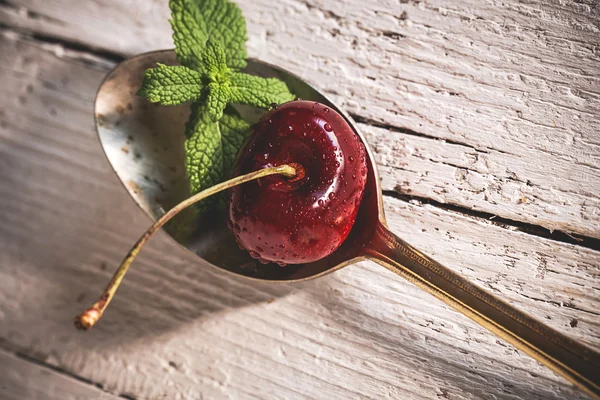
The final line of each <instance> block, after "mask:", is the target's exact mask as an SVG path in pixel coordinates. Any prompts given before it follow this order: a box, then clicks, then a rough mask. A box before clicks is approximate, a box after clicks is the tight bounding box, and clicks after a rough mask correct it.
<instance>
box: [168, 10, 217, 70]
mask: <svg viewBox="0 0 600 400" xmlns="http://www.w3.org/2000/svg"><path fill="white" fill-rule="evenodd" d="M169 7H170V8H171V18H172V19H171V20H170V21H169V22H170V23H171V27H172V28H173V42H175V53H176V54H177V60H179V62H180V63H181V64H183V65H185V66H186V67H189V68H192V69H195V70H200V69H201V68H202V65H201V60H202V49H203V48H204V44H205V43H206V40H207V39H208V36H207V33H206V23H205V22H204V18H203V17H202V14H200V10H199V8H198V5H197V4H196V3H195V1H194V0H170V1H169Z"/></svg>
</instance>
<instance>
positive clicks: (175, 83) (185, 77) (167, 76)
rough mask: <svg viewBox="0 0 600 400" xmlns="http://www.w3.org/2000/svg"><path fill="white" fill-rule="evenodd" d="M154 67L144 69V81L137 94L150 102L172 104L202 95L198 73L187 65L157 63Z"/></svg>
mask: <svg viewBox="0 0 600 400" xmlns="http://www.w3.org/2000/svg"><path fill="white" fill-rule="evenodd" d="M157 65H158V67H156V68H148V69H147V70H146V71H144V81H143V83H142V87H141V89H140V90H139V91H138V92H137V95H138V96H141V97H145V98H146V99H148V101H150V102H151V103H160V104H162V105H164V106H174V105H177V104H181V103H186V102H188V101H194V100H197V99H199V98H200V96H201V95H202V79H201V77H200V74H199V73H198V72H196V71H194V70H191V69H189V68H187V67H182V66H176V67H169V66H166V65H164V64H160V63H159V64H157Z"/></svg>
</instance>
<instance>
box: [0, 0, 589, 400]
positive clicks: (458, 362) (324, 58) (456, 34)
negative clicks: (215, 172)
mask: <svg viewBox="0 0 600 400" xmlns="http://www.w3.org/2000/svg"><path fill="white" fill-rule="evenodd" d="M365 3H366V2H356V3H353V2H351V1H345V2H343V3H342V2H339V1H327V2H314V3H305V2H304V3H303V2H293V1H283V2H279V3H277V2H276V3H273V2H266V1H264V2H262V1H259V2H250V1H248V2H241V3H240V5H241V6H242V8H243V9H244V12H245V14H246V16H247V18H248V24H249V31H250V37H251V39H250V41H249V49H250V53H251V54H252V55H253V56H257V57H260V58H262V59H266V60H268V61H272V62H276V63H278V64H280V65H282V66H284V67H287V68H289V69H291V70H292V71H294V72H296V73H298V74H300V75H303V76H304V77H306V78H307V79H309V80H311V81H313V82H316V83H317V84H318V85H319V86H320V87H323V88H326V89H327V90H328V91H329V92H330V93H332V94H334V95H336V97H337V99H338V100H340V102H342V103H344V104H345V106H346V107H347V108H348V109H349V110H351V111H352V112H353V113H354V115H356V116H358V117H360V118H362V121H363V122H364V123H361V124H360V127H361V128H362V129H363V130H365V132H367V134H368V137H369V141H370V143H371V145H372V146H373V148H374V149H375V151H376V157H377V161H378V163H379V164H380V167H381V173H382V177H383V182H384V186H385V188H386V189H387V190H397V191H399V192H401V193H405V194H411V195H414V196H416V197H418V198H422V199H424V200H428V199H430V200H433V201H434V204H435V205H421V204H419V203H417V202H415V201H412V202H407V201H405V200H401V199H396V198H393V197H390V196H386V199H385V202H386V212H387V214H388V218H389V222H390V226H391V228H392V229H393V230H394V231H395V232H397V233H398V234H399V235H400V236H402V237H405V238H406V239H408V240H409V241H410V242H411V243H413V244H414V245H416V246H417V247H418V248H420V249H422V250H423V251H424V252H426V253H428V254H430V255H432V256H433V257H435V258H436V259H438V260H439V261H441V262H443V263H445V264H447V265H448V266H450V267H452V268H455V269H456V270H457V271H459V272H461V273H463V274H465V275H466V276H468V277H469V278H471V279H473V280H474V281H475V282H477V283H478V284H480V285H482V286H483V287H486V288H488V289H489V290H491V291H493V292H495V293H496V294H498V295H500V296H501V297H502V298H504V299H506V300H508V301H509V302H511V303H512V304H515V305H516V306H518V307H520V308H522V309H524V310H526V311H527V312H530V313H532V314H533V315H535V316H537V317H538V318H540V319H543V320H544V321H546V322H547V323H548V324H550V325H551V326H553V327H555V328H556V329H559V330H561V331H563V332H565V333H567V334H569V335H571V336H572V337H574V338H577V339H579V340H582V341H584V342H586V343H587V344H589V345H591V346H593V347H595V348H597V349H598V348H600V314H599V313H598V309H599V307H598V306H599V304H600V299H599V298H600V269H599V268H598V264H599V262H600V252H598V251H596V250H593V249H590V248H587V247H584V246H582V245H573V244H568V243H564V242H561V241H556V240H551V239H548V238H544V237H541V236H536V235H531V234H528V233H525V232H522V231H521V226H520V225H518V224H517V225H512V226H511V225H510V221H509V225H508V226H507V225H506V224H504V223H503V224H497V223H494V220H493V219H492V220H489V219H487V218H481V217H478V216H476V215H475V216H474V215H473V213H472V212H469V213H468V214H465V213H461V212H460V211H461V209H460V208H461V207H462V208H464V210H465V211H469V210H481V211H485V212H487V213H490V214H495V215H499V216H501V217H504V218H505V219H508V220H514V221H521V222H525V223H528V224H534V225H540V226H544V227H553V228H557V229H564V230H566V231H571V232H575V233H578V234H581V235H587V236H590V237H600V229H599V221H598V218H599V217H598V198H597V192H598V189H599V188H600V181H599V180H598V179H599V178H598V173H597V172H598V168H599V157H600V151H599V149H598V144H597V140H598V136H597V128H598V113H599V108H600V105H599V104H600V103H599V98H598V91H599V89H600V88H599V86H598V81H599V77H598V75H599V71H600V70H599V68H600V67H599V65H600V63H599V62H598V59H597V54H595V55H594V53H593V52H594V51H596V52H597V48H598V47H597V44H598V35H597V30H598V26H597V25H598V14H597V13H598V10H597V8H594V5H593V4H590V5H586V4H583V3H568V4H565V5H559V4H549V5H547V4H545V3H544V4H542V3H539V4H538V3H533V2H532V3H530V4H528V5H515V4H512V3H504V6H500V5H499V4H497V5H494V6H492V5H485V4H482V3H479V2H475V1H473V2H468V1H461V2H459V4H453V5H452V8H453V9H452V10H449V9H443V8H441V6H439V5H436V3H435V2H421V3H412V2H409V3H403V2H400V4H397V3H395V2H394V3H391V2H390V4H385V2H377V5H368V4H365ZM577 4H579V5H577ZM21 5H22V6H21ZM577 7H578V8H577ZM535 10H539V11H535ZM403 12H406V14H403ZM527 13H530V14H532V15H537V17H536V18H535V19H532V18H528V17H527ZM281 14H283V15H286V16H288V17H287V18H284V19H282V18H280V17H277V18H275V16H277V15H281ZM166 15H167V14H166V6H165V2H162V1H141V0H139V1H116V0H114V1H109V0H103V1H86V2H81V1H75V0H71V1H68V0H56V1H52V2H47V1H33V0H29V1H20V2H18V3H17V2H3V3H2V4H1V5H0V21H2V23H4V24H5V25H7V27H6V28H5V29H4V31H3V33H2V36H1V38H0V54H2V58H3V60H4V61H3V64H2V68H1V69H0V81H1V82H3V93H2V95H1V96H0V110H1V111H0V190H1V198H2V208H0V222H1V224H0V341H1V342H3V343H6V344H7V346H5V347H6V348H7V349H14V350H18V351H20V352H21V353H23V354H27V355H28V356H30V357H32V358H34V359H36V360H38V361H39V363H40V365H43V364H47V365H50V366H57V367H59V368H60V369H62V370H65V371H69V373H71V374H73V376H78V377H81V378H83V379H86V380H89V381H91V382H94V383H96V384H97V385H100V386H101V387H102V388H103V392H102V393H107V392H108V393H113V394H115V395H121V396H124V397H128V398H131V397H134V398H140V399H142V398H143V399H146V398H148V399H160V398H169V399H170V398H185V399H187V398H190V399H195V398H201V397H204V398H423V399H429V398H449V399H480V398H485V399H488V398H489V399H491V398H496V399H516V398H523V399H531V398H533V399H537V398H539V399H562V398H585V396H584V395H583V394H581V393H580V392H578V391H576V390H575V389H573V388H572V387H571V386H570V385H569V384H568V383H567V382H565V381H564V380H563V379H561V378H559V377H557V376H556V375H554V374H553V373H551V372H550V371H548V370H547V369H545V368H543V367H541V366H540V365H539V364H537V363H536V362H535V361H533V360H531V359H530V358H529V357H527V356H526V355H524V354H522V353H520V352H518V351H516V350H514V349H513V348H512V347H511V346H508V345H506V344H505V343H503V342H502V341H501V340H498V339H496V338H495V337H494V336H493V335H491V334H489V333H488V332H487V331H485V330H483V329H482V328H479V327H478V326H477V325H475V324H474V323H472V322H470V321H469V320H468V319H466V318H465V317H462V316H460V315H459V314H457V313H455V312H454V311H452V310H450V309H448V308H447V307H446V306H444V305H443V304H441V303H439V302H437V301H435V300H434V299H432V298H431V297H430V296H428V295H427V294H424V293H422V292H421V291H420V290H418V289H416V288H415V287H413V286H411V285H410V284H408V283H407V282H404V281H403V280H401V279H400V278H396V277H395V276H393V275H392V274H390V273H389V272H387V271H385V270H383V269H381V268H380V267H377V266H375V265H374V264H371V263H363V264H361V265H356V266H352V267H349V268H346V269H344V270H342V271H339V272H337V273H335V274H333V275H330V276H327V277H325V278H323V279H321V280H317V281H312V282H306V283H304V284H302V285H275V286H271V285H264V284H258V283H257V284H248V283H247V282H245V281H242V280H240V279H238V278H235V277H232V276H229V275H226V274H223V273H221V272H219V271H215V270H214V269H212V268H209V267H208V266H206V265H203V264H202V263H200V262H198V261H197V260H195V259H194V258H192V257H190V256H189V255H188V254H185V253H182V252H181V251H180V249H179V248H178V246H176V245H175V244H173V243H172V242H171V241H170V240H169V239H167V238H166V237H164V236H160V237H158V238H157V239H155V240H153V241H152V243H151V246H150V247H149V248H148V249H146V250H145V251H144V253H143V255H142V257H141V259H140V260H139V262H137V263H136V266H135V268H134V269H133V270H132V271H131V273H130V275H129V276H128V280H127V281H126V283H125V286H124V287H123V290H122V291H120V293H119V295H118V296H117V298H116V300H115V302H114V304H113V305H112V306H111V307H112V308H111V310H110V311H109V312H108V313H107V315H106V317H105V319H104V320H103V323H102V324H100V325H99V326H98V327H97V328H96V329H95V330H93V331H91V332H89V333H88V334H85V335H81V334H79V333H78V332H75V331H74V330H73V329H72V326H71V319H72V316H73V315H74V314H75V313H76V312H78V311H79V310H80V308H81V307H82V306H83V305H86V304H87V303H88V302H89V301H90V300H91V299H93V297H94V296H96V295H97V293H99V292H100V290H101V289H102V288H103V286H104V284H105V282H106V280H107V279H108V277H109V275H110V274H111V273H112V270H113V269H114V266H115V265H116V264H117V263H118V261H119V260H120V258H121V257H122V255H123V254H124V253H125V252H126V251H127V249H128V247H129V245H130V244H131V243H132V242H133V241H134V240H135V239H136V238H137V235H138V234H139V233H140V232H141V231H143V229H145V228H146V226H147V224H148V221H147V219H146V218H145V217H144V216H143V215H142V213H141V212H140V211H139V210H138V209H137V208H136V207H135V205H134V204H133V202H132V201H131V200H130V199H129V198H128V196H127V193H126V191H125V190H123V189H122V188H121V186H120V184H119V183H118V181H117V179H116V177H114V176H113V174H112V172H111V171H110V167H109V165H108V164H107V162H106V160H105V158H104V156H103V155H102V153H101V150H100V147H99V145H98V143H97V140H96V138H95V133H94V131H93V121H92V100H93V96H94V94H95V89H96V87H97V85H98V84H99V82H100V80H101V79H102V77H103V75H104V74H105V72H106V71H107V69H108V68H109V67H110V65H111V64H112V62H111V61H110V59H106V57H105V56H106V54H103V53H94V52H93V51H90V50H89V49H87V48H81V47H80V46H94V47H96V48H99V49H102V50H103V51H108V52H111V53H117V54H123V55H129V54H133V53H136V52H139V51H144V50H149V49H155V48H163V47H169V46H170V40H168V35H165V32H166V31H167V29H168V27H167V24H166ZM394 16H396V17H399V18H396V19H394ZM442 26H443V29H442ZM33 32H35V33H36V35H37V36H36V38H34V39H31V38H30V39H27V38H24V36H23V34H26V33H33ZM444 37H446V38H447V39H444ZM54 40H56V41H60V40H63V41H64V40H66V41H67V42H68V43H67V45H66V46H64V45H61V44H52V43H50V42H52V41H54ZM470 41H473V44H470V45H469V42H470ZM75 43H78V46H75V45H74V44H75ZM594 46H596V47H594ZM302 49H310V53H311V54H309V55H302V56H301V57H300V56H299V53H298V52H299V51H300V50H302ZM586 49H587V50H586ZM444 51H446V52H448V55H447V56H445V55H444V56H442V55H443V54H444ZM586 51H587V52H586ZM553 52H554V53H555V54H554V55H553ZM594 57H596V58H595V59H594ZM525 62H526V64H523V63H525ZM509 76H512V77H513V78H514V79H512V80H511V79H510V78H509ZM567 89H568V90H567ZM565 90H566V91H565ZM437 91H439V93H438V92H437ZM450 93H455V94H458V95H451V94H450ZM517 111H519V112H520V113H517ZM396 113H397V114H396ZM519 114H520V115H519ZM557 115H560V116H561V117H560V118H557V117H556V116H557ZM544 118H550V119H554V121H555V122H556V124H557V126H556V127H554V123H550V124H549V123H547V122H548V121H547V120H544ZM372 121H380V122H382V126H385V127H384V128H382V127H377V126H373V125H374V124H373V123H372ZM544 121H545V122H544ZM419 124H420V125H419ZM388 127H389V128H391V131H390V130H389V129H388ZM402 128H407V129H411V130H413V131H414V132H411V131H406V129H402ZM509 133H510V134H509ZM437 138H440V139H445V140H447V141H443V140H436V139H437ZM573 138H575V139H574V140H573ZM594 141H596V142H594ZM594 143H595V144H594ZM523 198H525V199H526V200H525V201H523V200H522V199H523ZM440 203H452V204H455V205H457V206H459V207H458V208H451V209H446V208H444V205H443V204H440ZM505 222H506V221H505ZM586 243H587V244H590V243H591V246H592V247H593V245H594V243H595V242H593V241H590V240H587V241H585V242H584V244H586ZM0 355H1V357H0V365H2V366H5V365H9V366H11V365H15V367H14V368H19V369H20V370H22V371H24V373H25V371H29V372H27V373H28V374H30V375H31V377H32V379H35V377H37V376H39V374H40V368H42V367H41V366H40V365H36V364H31V365H28V364H25V363H26V361H25V360H24V359H16V358H15V357H14V356H12V355H11V354H0ZM15 360H17V361H15ZM13 376H14V375H13ZM44 379H46V380H47V381H46V382H47V383H44V384H43V385H41V386H32V387H31V388H29V387H28V386H27V387H24V388H21V389H15V390H30V391H29V392H25V393H34V392H35V390H37V389H36V388H40V387H42V386H46V385H48V387H52V385H55V387H58V385H63V384H64V385H67V383H65V382H69V380H72V378H71V377H64V376H61V375H60V372H58V371H53V372H52V374H50V375H48V376H46V375H45V377H44ZM65 379H67V380H65ZM12 382H17V383H18V382H19V381H14V380H13V381H12ZM20 382H22V385H23V386H25V385H28V384H27V383H26V382H27V381H25V380H21V381H20ZM82 384H83V383H81V382H80V381H75V383H74V385H76V386H77V387H79V386H80V385H82ZM0 387H1V386H0ZM65 390H71V389H65ZM78 390H79V389H77V388H75V389H73V390H72V392H73V393H74V394H79V393H80V392H79V391H78ZM81 390H85V389H81ZM90 390H96V389H95V388H94V387H93V385H90ZM96 391H97V390H96ZM15 393H19V392H15ZM67 393H69V392H68V391H67ZM82 393H85V392H82ZM99 393H100V392H99ZM0 394H1V392H0ZM67 398H68V397H67Z"/></svg>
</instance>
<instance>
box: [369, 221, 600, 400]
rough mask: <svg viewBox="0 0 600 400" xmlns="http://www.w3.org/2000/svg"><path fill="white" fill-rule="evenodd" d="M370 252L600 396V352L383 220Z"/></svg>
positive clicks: (385, 263)
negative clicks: (489, 289) (445, 263)
mask: <svg viewBox="0 0 600 400" xmlns="http://www.w3.org/2000/svg"><path fill="white" fill-rule="evenodd" d="M364 250H365V253H366V256H367V257H368V258H370V259H371V260H373V261H375V262H377V263H379V264H381V265H383V266H384V267H386V268H387V269H389V270H391V271H393V272H395V273H396V274H398V275H400V276H403V277H404V278H406V279H408V280H409V281H411V282H412V283H414V284H416V285H417V286H419V287H420V288H422V289H424V290H425V291H427V292H428V293H430V294H432V295H434V296H435V297H437V298H438V299H440V300H442V301H443V302H445V303H446V304H448V305H450V306H452V307H453V308H455V309H456V310H458V311H460V312H461V313H463V314H465V315H466V316H468V317H470V318H471V319H473V320H474V321H475V322H477V323H479V324H481V325H482V326H483V327H485V328H487V329H489V330H490V331H492V332H493V333H495V334H496V335H498V336H499V337H501V338H503V339H504V340H506V341H507V342H509V343H511V344H512V345H514V346H515V347H517V348H519V349H521V350H523V351H524V352H526V353H527V354H529V355H530V356H532V357H533V358H535V359H536V360H537V361H539V362H540V363H542V364H544V365H546V366H547V367H549V368H550V369H552V370H553V371H555V372H557V373H558V374H560V375H562V376H564V377H565V378H567V379H569V380H570V381H571V382H573V383H574V384H575V385H577V386H579V387H580V388H581V389H583V390H584V391H586V392H587V393H588V394H590V395H592V396H593V397H594V398H598V399H600V354H599V353H598V352H596V351H594V350H592V349H590V348H588V347H586V346H584V345H582V344H581V343H578V342H576V341H575V340H573V339H570V338H569V337H567V336H565V335H563V334H562V333H560V332H558V331H556V330H554V329H552V328H550V327H549V326H547V325H545V324H543V323H541V322H539V321H538V320H536V319H534V318H532V317H530V316H529V315H527V314H525V313H524V312H522V311H519V310H518V309H516V308H514V307H513V306H511V305H509V304H508V303H506V302H504V301H502V300H500V299H498V298H497V297H495V296H493V295H491V294H489V293H488V292H486V291H485V290H483V289H481V288H479V287H478V286H476V285H474V284H472V283H471V282H469V281H468V280H466V279H465V278H463V277H462V276H460V275H458V274H456V273H455V272H453V271H451V270H450V269H448V268H446V267H444V266H443V265H442V264H440V263H438V262H436V261H434V260H432V259H431V258H429V257H427V256H425V255H424V254H422V253H420V252H419V251H418V250H416V249H415V248H413V247H412V246H410V245H409V244H408V243H406V242H405V241H403V240H402V239H400V238H399V237H398V236H396V235H394V234H393V233H392V232H390V231H389V230H388V229H387V228H386V227H385V226H383V224H382V223H378V226H377V229H376V233H375V235H374V237H373V240H372V241H371V243H370V244H369V245H368V246H367V247H366V248H365V249H364Z"/></svg>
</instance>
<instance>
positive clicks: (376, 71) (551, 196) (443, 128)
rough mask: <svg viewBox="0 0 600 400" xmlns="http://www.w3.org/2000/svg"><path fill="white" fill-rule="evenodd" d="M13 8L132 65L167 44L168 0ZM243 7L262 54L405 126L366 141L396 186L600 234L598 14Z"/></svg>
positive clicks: (9, 15)
mask: <svg viewBox="0 0 600 400" xmlns="http://www.w3.org/2000/svg"><path fill="white" fill-rule="evenodd" d="M11 4H12V3H11V2H8V3H6V4H4V5H2V6H0V22H2V23H4V24H9V25H11V26H16V27H18V28H20V29H24V30H28V31H34V32H38V33H40V34H43V35H49V36H53V37H57V38H61V39H66V40H68V41H71V42H76V43H82V44H85V45H89V46H93V47H95V48H98V49H103V50H109V51H111V52H116V53H119V54H124V55H131V54H134V53H138V52H142V51H147V50H151V49H157V48H165V47H171V46H172V44H171V40H170V35H169V29H170V27H169V25H168V23H167V21H166V19H167V16H168V10H167V2H166V1H162V0H152V1H141V0H128V1H116V0H98V1H86V2H82V1H76V0H57V1H52V2H40V1H35V0H20V1H19V4H20V6H16V5H11ZM15 4H16V3H15ZM239 4H240V6H241V7H242V8H243V10H244V14H245V15H246V17H247V20H248V27H249V36H250V41H249V43H248V47H249V52H250V54H251V55H252V56H254V57H258V58H261V59H264V60H266V61H270V62H273V63H275V64H278V65H281V66H283V67H285V68H288V69H290V70H291V71H294V72H296V73H298V74H299V75H301V76H303V77H304V78H306V79H307V80H309V81H312V82H314V83H315V84H316V85H317V86H319V87H321V88H323V89H324V90H326V91H327V92H328V93H330V94H331V95H332V96H334V97H335V99H336V100H337V101H338V102H339V103H340V104H341V105H342V106H344V107H345V108H346V109H347V110H349V111H351V112H352V113H353V114H355V115H357V116H358V117H360V118H362V119H365V120H366V121H379V122H382V123H384V124H386V125H389V126H391V127H394V128H395V129H396V132H393V133H388V132H386V131H385V130H384V131H380V130H377V129H372V130H371V131H372V132H375V133H377V136H373V141H374V143H373V144H374V145H375V147H376V148H378V149H379V153H380V158H379V159H380V162H381V165H382V167H383V168H382V175H383V176H384V181H383V185H384V188H385V189H386V190H398V191H401V192H403V193H408V192H410V193H411V194H413V195H415V196H419V197H426V198H432V199H435V200H436V201H439V202H443V203H449V204H453V205H457V206H461V207H466V208H470V209H477V210H481V211H484V212H486V213H490V214H494V215H498V216H501V217H503V218H507V219H511V220H515V221H520V222H526V223H531V224H534V225H540V226H543V227H545V228H548V229H550V230H562V231H566V232H572V233H577V234H581V235H587V236H591V237H595V238H600V197H599V196H598V194H597V192H598V190H597V189H598V187H600V173H599V172H598V171H599V164H600V156H599V154H600V151H599V149H600V142H598V138H597V135H596V133H597V132H598V130H599V129H600V121H599V120H598V118H596V117H597V115H598V113H600V76H599V74H598V71H599V70H600V58H599V57H598V55H597V52H596V50H595V49H597V47H598V45H599V44H600V40H599V39H598V38H599V37H600V35H599V34H598V32H599V28H598V26H599V21H600V18H599V17H598V14H597V11H594V10H595V8H594V7H593V4H586V3H585V2H584V3H579V2H567V3H565V2H560V1H551V2H546V1H530V2H528V3H525V4H523V3H521V2H517V1H503V2H498V1H493V2H489V3H485V2H484V3H482V2H480V1H477V0H461V1H459V2H453V4H452V5H451V6H448V4H447V3H445V2H439V1H427V2H400V3H398V2H397V1H393V0H386V1H379V2H374V3H373V2H372V3H365V2H364V1H361V0H332V1H316V0H315V1H301V0H284V1H281V2H272V1H270V0H258V1H240V2H239ZM64 10H69V12H68V13H65V12H64ZM265 21H269V23H268V24H266V23H265ZM307 49H310V51H309V53H310V54H306V52H307ZM398 129H399V131H398ZM414 134H417V135H419V136H420V137H417V138H415V137H414ZM432 138H438V139H440V140H443V141H448V142H450V143H437V142H435V141H434V140H429V139H432ZM413 144H416V146H413ZM523 199H525V200H523Z"/></svg>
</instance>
